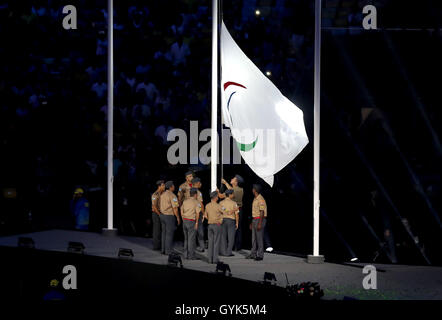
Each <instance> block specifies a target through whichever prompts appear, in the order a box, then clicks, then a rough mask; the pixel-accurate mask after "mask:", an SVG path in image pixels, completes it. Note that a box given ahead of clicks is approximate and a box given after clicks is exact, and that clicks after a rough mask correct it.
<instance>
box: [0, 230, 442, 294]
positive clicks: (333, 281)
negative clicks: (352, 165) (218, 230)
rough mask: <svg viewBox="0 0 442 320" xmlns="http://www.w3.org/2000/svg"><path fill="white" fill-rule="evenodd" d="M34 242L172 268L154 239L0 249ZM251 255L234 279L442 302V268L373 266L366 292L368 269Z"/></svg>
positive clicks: (45, 238) (82, 238) (86, 235)
mask: <svg viewBox="0 0 442 320" xmlns="http://www.w3.org/2000/svg"><path fill="white" fill-rule="evenodd" d="M23 236H25V237H31V238H32V239H33V240H34V242H35V247H36V249H41V250H47V251H59V252H66V250H67V247H68V242H69V241H76V242H82V243H83V244H84V246H85V247H86V249H85V254H86V255H92V256H100V257H107V258H115V259H118V250H119V248H128V249H132V251H133V253H134V259H133V260H134V261H137V262H145V263H152V264H158V265H166V264H167V256H165V255H161V254H160V253H159V252H158V251H154V250H152V241H151V239H146V238H136V237H125V236H117V237H106V236H103V235H101V234H98V233H91V232H79V231H68V230H49V231H42V232H35V233H28V234H21V235H14V236H7V237H0V246H7V247H16V246H17V242H18V238H19V237H23ZM175 250H176V251H178V252H180V251H181V250H182V243H175ZM248 253H249V251H248V250H244V251H243V252H241V253H237V252H235V253H234V254H235V256H233V257H221V260H222V261H223V262H225V263H227V264H229V266H230V269H231V271H232V276H233V277H236V278H240V279H245V280H251V281H261V280H262V278H263V275H264V272H272V273H274V274H275V275H276V278H277V284H278V285H279V286H282V287H285V286H286V285H287V280H286V275H287V279H288V281H289V283H290V284H294V283H300V282H306V281H312V282H319V284H320V285H321V288H323V289H324V294H325V295H324V299H327V300H329V299H343V298H344V297H350V298H356V299H375V300H379V299H380V300H385V299H413V300H414V299H430V300H433V299H437V300H440V299H442V267H427V266H405V265H381V264H373V265H374V266H375V267H376V268H377V270H378V272H377V290H365V289H364V288H363V285H362V281H363V278H364V277H365V276H366V275H365V274H363V272H362V269H363V267H364V266H365V265H366V264H363V263H351V264H334V263H323V264H308V263H307V262H306V261H305V259H302V258H298V257H292V256H285V255H278V254H273V253H265V257H264V260H263V261H254V260H248V259H245V256H246V255H247V254H248ZM198 255H199V257H200V258H201V260H192V261H189V260H185V259H183V264H184V268H187V269H191V270H197V271H202V272H214V271H215V265H213V264H208V263H207V262H206V261H205V255H204V253H202V254H201V253H200V254H198Z"/></svg>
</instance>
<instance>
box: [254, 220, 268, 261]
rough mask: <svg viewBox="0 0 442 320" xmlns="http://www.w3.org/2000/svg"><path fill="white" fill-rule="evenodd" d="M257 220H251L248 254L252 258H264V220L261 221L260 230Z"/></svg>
mask: <svg viewBox="0 0 442 320" xmlns="http://www.w3.org/2000/svg"><path fill="white" fill-rule="evenodd" d="M258 223H259V219H253V222H252V251H251V252H250V254H251V255H252V256H254V257H258V258H264V228H265V226H266V218H263V219H262V227H261V230H258Z"/></svg>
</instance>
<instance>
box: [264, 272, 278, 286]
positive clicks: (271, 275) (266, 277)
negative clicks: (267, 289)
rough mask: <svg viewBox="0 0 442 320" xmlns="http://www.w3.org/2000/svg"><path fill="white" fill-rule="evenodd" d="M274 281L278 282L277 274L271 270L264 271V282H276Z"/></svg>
mask: <svg viewBox="0 0 442 320" xmlns="http://www.w3.org/2000/svg"><path fill="white" fill-rule="evenodd" d="M274 282H276V276H275V274H274V273H271V272H264V282H263V283H264V284H270V285H272V284H275V283H274Z"/></svg>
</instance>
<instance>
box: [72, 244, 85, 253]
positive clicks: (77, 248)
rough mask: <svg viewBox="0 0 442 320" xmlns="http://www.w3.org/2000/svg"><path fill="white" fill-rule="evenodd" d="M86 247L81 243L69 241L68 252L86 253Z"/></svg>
mask: <svg viewBox="0 0 442 320" xmlns="http://www.w3.org/2000/svg"><path fill="white" fill-rule="evenodd" d="M84 249H85V246H84V245H83V244H82V243H81V242H75V241H69V244H68V252H72V253H81V254H83V253H84Z"/></svg>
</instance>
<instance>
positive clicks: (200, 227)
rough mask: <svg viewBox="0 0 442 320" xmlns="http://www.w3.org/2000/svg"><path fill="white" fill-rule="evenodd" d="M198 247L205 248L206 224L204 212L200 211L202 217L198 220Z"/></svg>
mask: <svg viewBox="0 0 442 320" xmlns="http://www.w3.org/2000/svg"><path fill="white" fill-rule="evenodd" d="M197 238H198V247H199V248H201V249H204V247H205V245H204V226H203V214H202V213H200V218H199V220H198V235H197Z"/></svg>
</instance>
